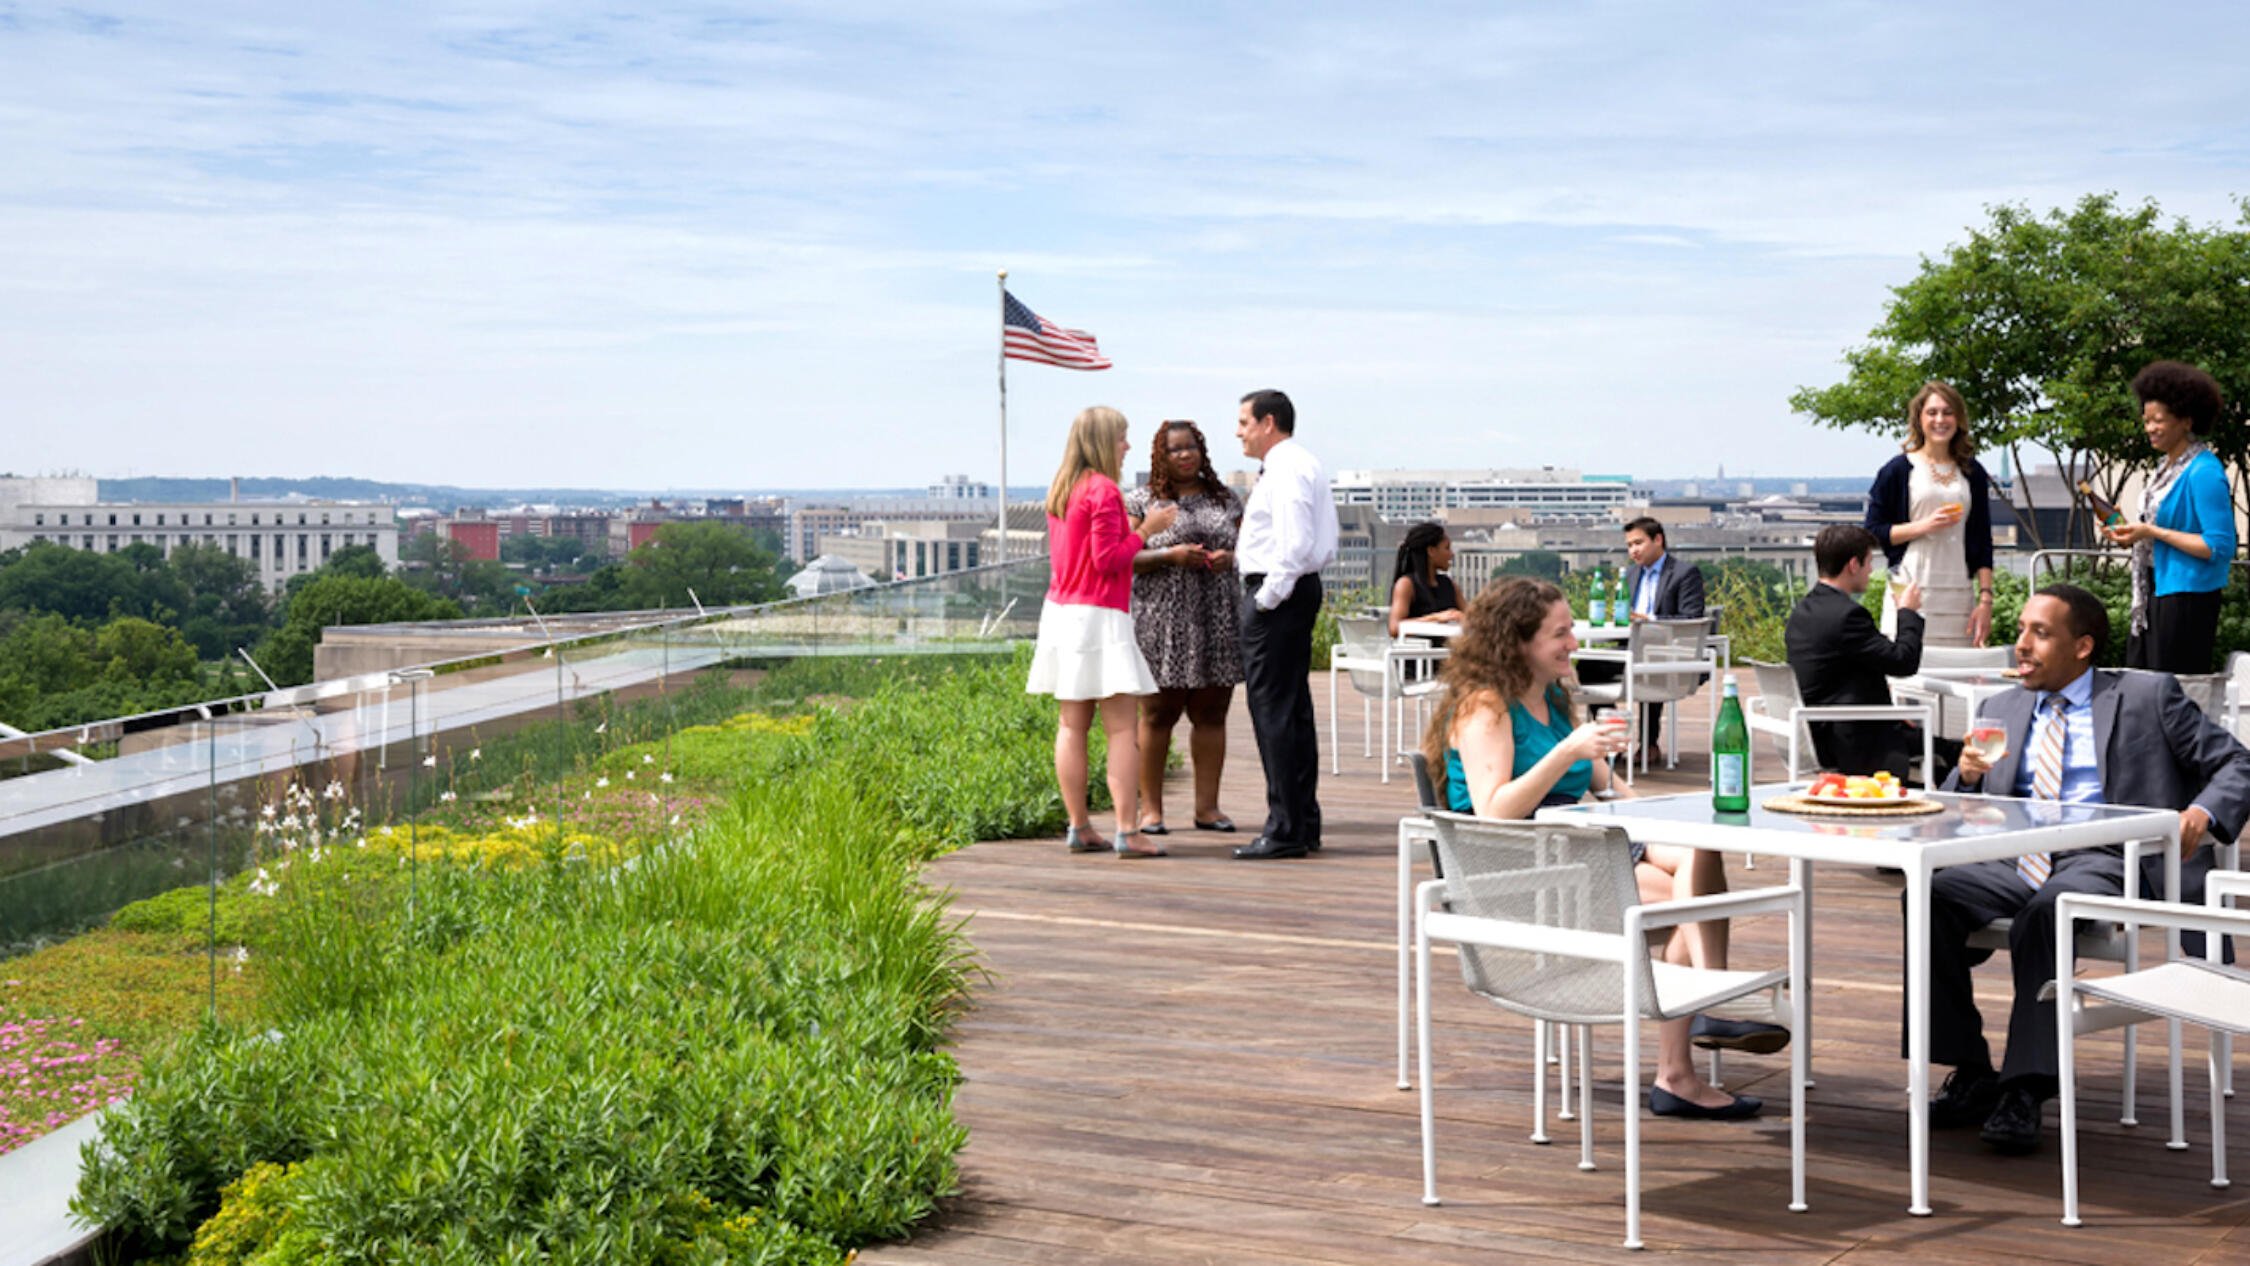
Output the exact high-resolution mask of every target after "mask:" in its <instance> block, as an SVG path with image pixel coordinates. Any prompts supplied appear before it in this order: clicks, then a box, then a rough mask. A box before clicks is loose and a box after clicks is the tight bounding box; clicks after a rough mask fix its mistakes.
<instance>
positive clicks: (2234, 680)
mask: <svg viewBox="0 0 2250 1266" xmlns="http://www.w3.org/2000/svg"><path fill="white" fill-rule="evenodd" d="M2245 703H2250V651H2231V652H2229V653H2228V655H2227V712H2226V717H2227V731H2228V732H2229V733H2231V734H2233V735H2234V736H2235V738H2237V739H2244V736H2246V735H2250V718H2245V717H2244V716H2243V707H2242V705H2244V704H2245ZM2245 741H2250V739H2245Z"/></svg>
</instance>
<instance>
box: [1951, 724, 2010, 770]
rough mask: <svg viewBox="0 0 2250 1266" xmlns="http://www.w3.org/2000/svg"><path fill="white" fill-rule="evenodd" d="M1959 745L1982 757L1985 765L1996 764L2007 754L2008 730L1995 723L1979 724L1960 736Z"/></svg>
mask: <svg viewBox="0 0 2250 1266" xmlns="http://www.w3.org/2000/svg"><path fill="white" fill-rule="evenodd" d="M1961 746H1962V747H1964V748H1966V749H1968V750H1970V751H1972V752H1975V753H1976V754H1977V755H1978V756H1979V757H1981V758H1983V760H1984V763H1985V764H1986V765H1997V764H1999V763H2000V758H2001V757H2003V756H2006V755H2007V754H2008V732H2007V731H2006V730H2004V729H2002V728H2000V727H1999V726H1997V725H1980V726H1978V727H1976V728H1975V729H1973V730H1970V731H1969V732H1968V733H1967V734H1964V735H1962V736H1961Z"/></svg>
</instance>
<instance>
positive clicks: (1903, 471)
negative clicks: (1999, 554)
mask: <svg viewBox="0 0 2250 1266" xmlns="http://www.w3.org/2000/svg"><path fill="white" fill-rule="evenodd" d="M1964 465H1966V466H1967V467H1968V475H1969V531H1968V535H1967V538H1966V540H1965V541H1964V542H1963V547H1964V548H1963V553H1964V554H1965V555H1966V556H1967V558H1966V561H1967V562H1968V565H1969V578H1970V579H1972V580H1974V579H1975V578H1976V574H1977V572H1979V571H1980V570H1982V569H1984V568H1987V567H1990V566H1992V476H1990V475H1987V474H1985V473H1984V466H1983V465H1982V464H1981V463H1979V462H1978V461H1977V459H1975V458H1974V457H1972V458H1970V459H1969V460H1968V461H1967V462H1966V463H1964ZM1913 477H1914V463H1912V462H1910V461H1908V460H1907V459H1906V454H1904V453H1900V454H1899V455H1898V456H1896V457H1894V458H1892V459H1891V460H1889V461H1887V462H1884V463H1883V468H1882V469H1881V470H1878V471H1876V472H1875V483H1874V485H1873V486H1872V487H1870V488H1869V489H1868V490H1867V530H1868V531H1870V532H1873V533H1874V534H1875V543H1876V544H1877V545H1880V546H1882V547H1883V557H1884V558H1885V559H1886V560H1887V561H1888V562H1889V563H1890V565H1891V566H1893V567H1896V566H1898V565H1899V564H1900V563H1902V562H1904V561H1906V543H1905V542H1900V543H1898V544H1892V542H1891V527H1892V526H1893V525H1894V524H1899V523H1905V522H1908V521H1910V520H1912V519H1913V517H1914V515H1913V513H1912V512H1911V511H1910V510H1909V509H1908V503H1907V485H1908V482H1909V481H1910V480H1911V479H1912V478H1913Z"/></svg>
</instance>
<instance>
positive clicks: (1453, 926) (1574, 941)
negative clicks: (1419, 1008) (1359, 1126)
mask: <svg viewBox="0 0 2250 1266" xmlns="http://www.w3.org/2000/svg"><path fill="white" fill-rule="evenodd" d="M1433 886H1435V887H1436V888H1438V889H1443V888H1444V886H1445V882H1444V881H1443V880H1428V881H1425V882H1424V883H1423V884H1422V885H1421V887H1420V888H1418V889H1416V891H1417V893H1420V892H1421V891H1422V890H1423V889H1429V888H1431V887H1433ZM1422 899H1423V900H1427V899H1428V898H1427V897H1423V898H1422ZM2243 917H2244V918H2246V919H2250V915H2245V916H2243ZM1415 921H1416V922H1417V923H1418V924H1419V925H1420V927H1421V935H1422V936H1423V937H1424V938H1426V939H1428V940H1432V941H1451V942H1453V943H1454V944H1456V945H1489V946H1491V947H1493V948H1494V949H1512V950H1523V951H1527V952H1530V953H1535V954H1555V955H1559V956H1561V957H1563V958H1583V959H1588V960H1591V961H1593V962H1599V963H1623V962H1629V961H1631V960H1630V959H1629V958H1628V957H1627V953H1628V950H1629V949H1630V947H1631V946H1632V945H1634V944H1635V943H1636V942H1634V941H1632V940H1630V939H1628V938H1627V937H1626V936H1625V935H1623V934H1620V933H1616V932H1587V931H1582V930H1580V929H1578V928H1558V927H1548V926H1546V925H1544V924H1537V923H1517V922H1514V921H1512V920H1508V919H1492V918H1486V917H1484V916H1482V915H1475V914H1459V913H1455V912H1453V911H1449V910H1434V909H1431V908H1429V907H1428V906H1426V905H1425V906H1423V907H1422V908H1421V910H1420V911H1419V912H1418V913H1417V914H1416V916H1415Z"/></svg>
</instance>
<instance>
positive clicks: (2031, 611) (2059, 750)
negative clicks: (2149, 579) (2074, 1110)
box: [1930, 585, 2250, 1152]
mask: <svg viewBox="0 0 2250 1266" xmlns="http://www.w3.org/2000/svg"><path fill="white" fill-rule="evenodd" d="M2021 628H2022V632H2021V633H2019V634H2018V635H2017V637H2016V662H2017V666H2018V668H2019V669H2020V670H2021V672H2022V674H2023V677H2022V681H2023V689H2021V690H2012V691H2009V692H2007V693H2005V694H2001V695H1996V696H1994V697H1993V698H1991V699H1989V700H1987V701H1986V702H1985V704H1984V706H1983V707H1982V708H1981V709H1979V712H1978V720H1979V722H1980V724H1985V725H1994V726H1998V727H2000V728H2001V729H2003V730H2005V731H2006V733H2007V736H2008V747H2007V751H2006V752H2005V753H2004V754H2003V755H2001V757H2000V758H1999V759H1998V760H1997V761H1994V762H1992V763H1991V764H1989V765H1988V764H1987V763H1986V762H1985V760H1984V759H1983V758H1982V757H1981V756H1979V755H1978V754H1977V751H1976V749H1975V748H1974V747H1973V746H1965V747H1964V748H1963V750H1962V752H1961V763H1960V765H1959V767H1958V768H1957V769H1955V771H1954V773H1953V776H1952V777H1951V778H1949V779H1947V780H1946V789H1947V790H1951V791H1976V792H1982V793H1984V794H1987V795H1996V796H2020V797H2026V798H2037V799H2046V800H2059V801H2066V802H2080V803H2094V804H2131V805H2142V806H2147V807H2152V808H2166V809H2177V810H2179V813H2180V847H2181V850H2182V853H2183V862H2182V865H2181V868H2180V871H2181V874H2180V885H2181V891H2180V897H2181V900H2183V901H2188V902H2195V903H2200V902H2201V901H2202V898H2203V877H2204V875H2206V874H2207V873H2209V871H2210V869H2211V861H2210V854H2209V853H2207V852H2201V851H2200V850H2201V846H2202V844H2203V841H2204V837H2205V836H2207V835H2213V836H2216V837H2218V838H2219V839H2222V840H2232V839H2234V838H2235V834H2236V832H2238V831H2239V830H2241V828H2242V825H2243V820H2244V818H2245V817H2250V750H2246V749H2244V747H2243V746H2242V744H2240V743H2238V742H2236V741H2235V739H2234V736H2233V735H2231V734H2229V733H2227V731H2226V730H2225V729H2223V728H2221V727H2220V726H2218V725H2217V724H2215V723H2214V722H2212V721H2211V719H2210V718H2208V717H2206V716H2204V715H2203V713H2202V712H2201V711H2199V710H2198V709H2197V708H2196V706H2195V705H2194V704H2193V703H2191V702H2190V701H2189V700H2188V697H2187V695H2186V694H2185V693H2184V692H2182V691H2181V689H2180V683H2179V682H2178V681H2177V680H2175V679H2174V678H2173V677H2171V676H2170V675H2169V674H2166V673H2144V672H2118V671H2116V670H2113V669H2097V668H2095V667H2094V656H2095V655H2096V654H2097V653H2098V652H2099V649H2100V648H2101V647H2102V646H2104V645H2106V644H2108V641H2109V615H2108V613H2107V612H2105V611H2104V610H2103V609H2102V604H2101V602H2100V600H2099V599H2097V598H2095V597H2094V595H2092V594H2090V593H2088V592H2086V591H2085V590H2083V589H2080V588H2078V587H2076V586H2074V585H2049V586H2047V587H2046V588H2044V589H2041V590H2040V591H2039V592H2038V593H2036V594H2033V595H2032V596H2031V598H2030V600H2029V601H2027V602H2025V603H2024V607H2023V617H2022V622H2021ZM2161 865H2162V859H2161V858H2151V859H2148V860H2146V861H2145V862H2144V871H2143V875H2142V881H2141V891H2143V892H2147V893H2158V892H2161V891H2163V888H2162V885H2163V872H2162V870H2161ZM2124 887H2125V859H2124V851H2123V849H2121V848H2102V849H2074V850H2070V851H2067V852H2061V853H2054V854H2050V855H2043V856H2041V857H2039V858H2028V859H2025V860H2024V861H2023V862H2021V863H2019V862H2013V861H1994V862H1977V863H1974V864H1972V865H1968V866H1954V867H1950V868H1948V869H1945V870H1942V871H1939V872H1938V874H1937V877H1936V879H1935V880H1934V881H1933V883H1932V888H1931V898H1932V901H1931V909H1930V914H1931V919H1930V1062H1931V1063H1934V1064H1950V1065H1952V1066H1953V1073H1952V1075H1951V1076H1949V1077H1947V1078H1946V1080H1945V1088H1944V1089H1943V1090H1942V1091H1940V1092H1939V1094H1938V1096H1937V1098H1936V1099H1935V1100H1933V1101H1932V1103H1931V1106H1930V1124H1931V1125H1934V1126H1963V1125H1973V1124H1977V1123H1979V1122H1982V1124H1983V1126H1984V1130H1983V1137H1984V1140H1985V1142H1987V1143H1989V1144H1991V1145H1992V1146H1994V1147H1996V1148H1998V1149H2000V1150H2001V1151H2004V1152H2028V1151H2031V1150H2033V1149H2035V1148H2037V1147H2038V1146H2039V1133H2040V1126H2041V1117H2042V1113H2043V1110H2044V1107H2045V1104H2046V1101H2047V1100H2048V1099H2050V1098H2052V1097H2053V1096H2054V1094H2055V1090H2056V1061H2055V1040H2056V1039H2055V1011H2054V1003H2052V1002H2041V1001H2040V1000H2039V992H2040V990H2041V989H2043V988H2045V987H2046V985H2047V983H2048V982H2049V981H2051V980H2053V979H2054V977H2055V899H2056V898H2057V897H2058V896H2060V895H2062V894H2063V893H2066V892H2095V893H2105V894H2110V895H2115V894H2117V893H2121V892H2123V891H2124ZM2000 918H2007V919H2012V920H2014V923H2013V925H2012V927H2011V928H2010V930H2009V933H2008V954H2009V958H2010V960H2011V966H2012V968H2013V970H2014V974H2015V987H2016V996H2015V1005H2014V1007H2013V1008H2012V1009H2011V1010H2010V1012H2009V1015H2008V1047H2007V1053H2006V1058H2005V1060H2004V1061H2003V1062H2002V1064H2001V1066H2000V1069H1999V1071H1998V1072H1997V1073H1995V1072H1994V1071H1993V1068H1992V1054H1991V1048H1990V1047H1989V1046H1987V1045H1986V1043H1985V1040H1984V1021H1983V1018H1982V1017H1981V1016H1980V1015H1978V1013H1977V1005H1976V998H1975V995H1974V993H1973V992H1972V990H1971V988H1970V984H1969V969H1970V968H1971V967H1974V966H1975V965H1976V964H1978V963H1980V962H1983V961H1984V960H1985V959H1986V958H1988V957H1990V956H1991V952H1990V951H1988V950H1973V949H1970V948H1969V946H1968V944H1967V942H1968V938H1969V935H1970V933H1972V932H1975V931H1976V930H1978V929H1979V928H1982V927H1984V926H1985V925H1986V924H1988V923H1990V922H1992V921H1993V920H1994V919H2000Z"/></svg>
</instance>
